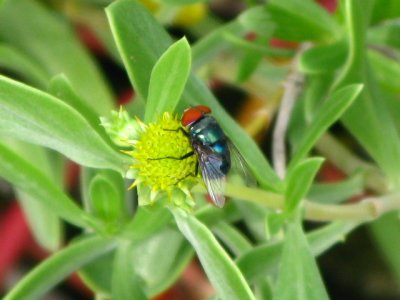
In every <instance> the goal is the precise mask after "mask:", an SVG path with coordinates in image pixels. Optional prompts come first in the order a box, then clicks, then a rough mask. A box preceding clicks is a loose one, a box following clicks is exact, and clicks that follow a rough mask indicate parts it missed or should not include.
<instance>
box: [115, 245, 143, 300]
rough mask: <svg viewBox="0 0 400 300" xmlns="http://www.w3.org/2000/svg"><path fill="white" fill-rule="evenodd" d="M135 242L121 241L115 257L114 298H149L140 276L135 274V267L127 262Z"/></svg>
mask: <svg viewBox="0 0 400 300" xmlns="http://www.w3.org/2000/svg"><path fill="white" fill-rule="evenodd" d="M132 247H134V245H133V244H131V243H129V242H123V243H120V245H119V247H118V249H117V251H116V254H115V257H114V264H113V270H112V283H111V286H112V298H113V299H118V300H131V299H135V300H146V299H148V298H147V297H146V295H145V294H144V291H143V289H142V283H141V282H140V278H138V276H137V275H136V274H135V272H134V268H132V266H131V264H130V263H127V258H128V257H130V254H131V251H132Z"/></svg>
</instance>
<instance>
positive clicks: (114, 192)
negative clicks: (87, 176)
mask: <svg viewBox="0 0 400 300" xmlns="http://www.w3.org/2000/svg"><path fill="white" fill-rule="evenodd" d="M89 194H90V200H91V202H90V203H91V209H92V211H93V214H94V215H95V216H96V217H98V218H99V219H102V220H103V221H105V222H116V221H117V220H118V219H119V217H120V216H121V212H122V199H121V197H120V196H121V195H120V192H119V190H118V189H117V188H116V187H115V186H114V185H113V184H112V183H111V182H110V181H109V180H108V178H107V177H106V176H104V175H102V174H97V175H96V176H95V177H94V178H93V179H92V181H91V182H90V186H89Z"/></svg>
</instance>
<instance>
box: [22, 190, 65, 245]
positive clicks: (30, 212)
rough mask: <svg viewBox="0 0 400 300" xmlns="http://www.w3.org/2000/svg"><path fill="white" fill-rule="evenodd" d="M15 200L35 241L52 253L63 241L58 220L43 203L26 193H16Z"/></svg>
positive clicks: (61, 227)
mask: <svg viewBox="0 0 400 300" xmlns="http://www.w3.org/2000/svg"><path fill="white" fill-rule="evenodd" d="M17 198H18V201H19V203H20V204H21V206H22V208H23V210H24V215H25V216H26V219H27V221H28V223H29V228H30V230H31V231H32V233H33V235H34V237H35V240H36V241H37V242H38V243H39V245H40V246H41V247H43V248H44V249H46V250H48V251H50V252H54V251H56V250H57V249H58V248H59V247H60V245H61V242H62V240H63V237H64V234H63V226H62V224H61V221H60V218H59V217H58V215H57V214H55V213H54V212H53V211H52V210H51V209H49V207H48V206H46V205H45V203H42V202H40V201H41V199H36V198H34V197H32V196H30V195H29V194H27V193H24V192H22V191H17Z"/></svg>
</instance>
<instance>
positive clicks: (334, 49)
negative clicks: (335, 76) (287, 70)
mask: <svg viewBox="0 0 400 300" xmlns="http://www.w3.org/2000/svg"><path fill="white" fill-rule="evenodd" d="M347 48H348V47H347V45H346V43H344V42H343V41H340V42H336V43H333V44H328V45H317V46H314V47H312V48H310V49H308V50H306V51H304V52H303V54H302V55H301V57H300V60H299V70H300V71H302V72H304V73H306V74H318V73H331V72H334V71H335V70H337V69H339V68H340V67H341V66H343V64H344V63H345V61H346V54H347V51H348V49H347Z"/></svg>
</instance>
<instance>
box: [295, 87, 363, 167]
mask: <svg viewBox="0 0 400 300" xmlns="http://www.w3.org/2000/svg"><path fill="white" fill-rule="evenodd" d="M362 88H363V86H362V85H360V84H352V85H349V86H345V87H343V88H341V89H340V90H338V91H335V92H334V93H333V94H332V95H331V96H330V97H329V98H328V99H327V100H326V101H325V103H324V104H322V105H321V108H320V110H319V112H318V113H317V114H316V116H315V118H314V120H312V123H311V125H310V127H309V128H308V129H307V131H306V133H305V135H304V137H303V138H302V141H301V142H300V144H299V146H298V148H297V149H296V150H295V154H294V155H293V157H292V160H291V161H290V164H289V169H290V168H293V167H294V166H295V165H296V164H297V163H298V162H299V161H300V160H302V159H303V158H304V157H305V156H306V155H307V153H308V152H309V151H310V150H311V148H312V147H313V146H314V145H315V143H316V142H317V141H318V139H319V138H320V137H321V135H322V134H323V133H324V132H325V131H326V130H327V129H328V128H329V127H330V126H331V125H332V124H333V123H334V122H335V121H336V120H338V119H339V118H340V117H341V116H342V114H343V113H344V112H345V111H346V109H347V108H348V107H349V106H350V105H351V104H352V103H353V102H354V100H355V99H356V98H357V96H358V95H359V94H360V92H361V90H362Z"/></svg>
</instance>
